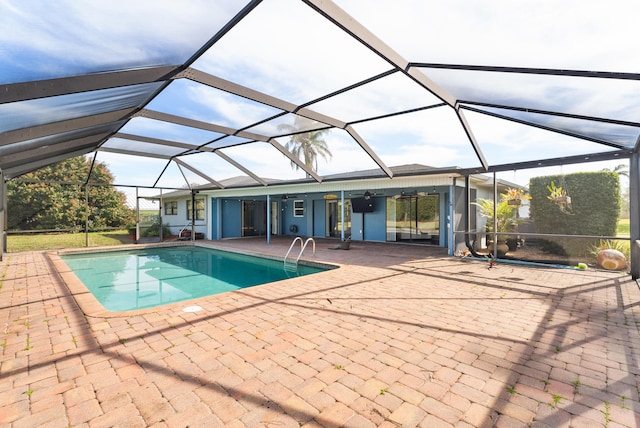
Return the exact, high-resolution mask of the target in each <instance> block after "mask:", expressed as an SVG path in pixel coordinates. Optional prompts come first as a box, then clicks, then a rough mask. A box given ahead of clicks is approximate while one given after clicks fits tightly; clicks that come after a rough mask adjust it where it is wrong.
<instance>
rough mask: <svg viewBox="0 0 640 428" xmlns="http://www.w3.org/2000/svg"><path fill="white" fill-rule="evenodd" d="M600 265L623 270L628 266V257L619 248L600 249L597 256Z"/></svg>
mask: <svg viewBox="0 0 640 428" xmlns="http://www.w3.org/2000/svg"><path fill="white" fill-rule="evenodd" d="M596 261H597V262H598V266H600V267H602V268H603V269H607V270H622V269H625V268H626V267H627V258H626V257H625V255H624V254H622V253H621V252H620V251H618V250H613V249H606V250H600V252H598V255H597V257H596Z"/></svg>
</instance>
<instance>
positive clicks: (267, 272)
mask: <svg viewBox="0 0 640 428" xmlns="http://www.w3.org/2000/svg"><path fill="white" fill-rule="evenodd" d="M61 257H62V259H63V260H64V262H65V263H66V264H67V265H68V266H69V268H71V270H73V272H74V273H75V274H76V276H78V278H79V279H80V280H81V281H82V282H83V283H84V284H85V285H86V287H87V288H88V289H89V291H91V293H92V294H93V295H94V296H95V297H96V298H97V299H98V301H99V302H100V303H101V304H102V306H104V307H105V309H107V310H110V311H127V310H132V309H142V308H149V307H155V306H159V305H164V304H167V303H174V302H180V301H184V300H188V299H193V298H196V297H203V296H210V295H212V294H218V293H224V292H226V291H232V290H237V289H240V288H245V287H252V286H254V285H259V284H266V283H268V282H274V281H280V280H283V279H287V278H291V277H294V276H302V275H309V274H313V273H317V272H321V271H324V270H327V269H326V268H317V267H311V266H304V265H298V267H297V270H294V271H291V270H290V269H287V270H285V269H284V266H283V262H282V261H276V260H271V259H265V258H261V257H254V256H247V255H242V254H236V253H230V252H226V251H220V250H213V249H209V248H202V247H163V248H147V249H141V250H134V251H113V252H104V253H82V254H67V255H63V256H61Z"/></svg>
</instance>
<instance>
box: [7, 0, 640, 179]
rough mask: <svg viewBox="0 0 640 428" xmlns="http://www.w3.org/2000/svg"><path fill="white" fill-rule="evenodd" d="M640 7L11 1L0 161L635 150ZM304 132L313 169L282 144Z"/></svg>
mask: <svg viewBox="0 0 640 428" xmlns="http://www.w3.org/2000/svg"><path fill="white" fill-rule="evenodd" d="M638 7H639V6H638V5H637V4H636V2H631V1H620V2H618V1H614V3H613V4H609V3H607V6H606V7H605V6H604V5H601V4H600V3H599V2H581V3H580V4H579V7H578V8H576V7H575V6H572V5H571V4H570V2H567V4H558V3H557V2H548V3H544V4H540V3H539V2H532V3H531V4H529V5H528V6H527V5H526V4H519V5H518V7H517V8H516V7H515V6H514V5H513V4H512V2H509V1H498V0H492V1H489V2H483V4H482V10H481V11H479V10H477V9H476V8H475V7H471V6H469V5H468V4H466V2H457V1H448V0H447V1H444V0H443V1H436V2H427V3H425V2H421V1H406V2H401V3H398V2H392V1H381V2H377V3H376V7H371V5H370V3H368V2H355V1H351V0H334V1H330V0H322V1H321V0H262V1H259V0H252V1H245V2H239V1H219V2H214V3H213V4H212V3H211V2H206V1H194V2H189V3H183V2H169V1H152V0H141V1H137V2H135V4H131V2H126V3H125V2H124V1H120V0H118V1H112V2H54V3H47V6H46V13H42V9H41V8H40V6H39V5H38V4H37V2H20V1H12V0H9V1H6V2H4V3H3V6H2V9H3V10H2V13H1V14H0V25H1V26H2V28H3V32H2V34H1V35H0V45H2V46H3V48H2V50H1V51H0V116H2V118H3V119H2V121H1V123H0V169H1V170H2V172H3V173H4V177H5V179H11V178H14V177H17V176H20V175H21V174H24V173H26V172H29V171H32V170H34V169H37V168H40V167H42V166H45V165H48V164H52V163H55V162H57V161H60V160H62V159H66V158H69V157H73V156H78V155H86V154H92V155H93V156H95V159H96V160H98V161H103V162H105V163H107V164H108V165H109V167H110V169H111V170H112V171H114V174H115V176H116V183H115V184H126V185H140V186H147V187H151V188H163V187H165V188H179V187H181V186H182V185H183V184H185V183H193V182H205V183H206V185H205V186H207V187H211V188H222V187H224V183H225V179H227V178H228V177H238V176H245V177H250V178H251V180H253V183H258V184H259V185H262V186H270V185H273V184H279V183H282V182H283V181H287V182H293V181H296V180H298V181H300V182H304V181H306V180H312V181H315V182H322V181H325V180H333V179H346V178H353V179H357V178H366V177H374V176H375V177H377V176H383V177H388V178H394V177H396V176H402V175H406V174H424V173H425V172H426V173H433V174H436V173H440V172H442V171H444V170H451V171H458V172H460V173H466V172H486V171H500V170H507V169H513V168H525V167H529V166H536V165H542V164H544V165H550V164H561V163H568V162H582V161H587V160H588V161H592V160H602V159H616V158H619V157H626V156H628V155H629V154H630V153H631V152H632V151H633V150H636V146H637V144H638V141H639V137H640V121H639V120H638V117H640V90H639V89H640V82H639V81H640V74H639V72H640V58H639V57H638V55H636V54H635V52H636V51H637V49H636V47H635V45H634V44H633V43H634V41H635V39H636V38H635V34H634V31H635V30H634V29H635V28H636V25H635V22H634V21H633V19H632V17H636V16H638V12H639V11H638ZM576 10H579V13H578V14H576ZM283 11H286V13H283ZM523 11H526V13H524V12H523ZM307 132H324V133H323V134H322V136H321V138H322V139H324V141H325V142H326V147H327V149H328V151H329V152H330V155H328V154H327V156H326V159H325V158H324V157H322V156H321V154H320V155H319V156H317V157H316V160H317V165H318V166H317V168H312V167H310V166H308V165H307V164H306V163H305V162H304V161H303V160H301V158H299V157H298V156H297V155H296V153H297V152H296V150H295V147H292V146H290V145H288V143H290V142H291V138H292V137H293V136H295V135H297V134H302V133H307ZM412 163H415V165H419V164H424V165H433V169H432V170H420V169H418V168H413V167H412V166H410V165H411V164H412ZM399 164H404V165H406V166H405V167H398V168H392V167H390V165H399ZM292 165H293V167H292ZM267 177H271V178H270V179H269V178H267ZM228 183H229V185H230V186H236V185H237V186H244V185H246V184H245V182H244V181H235V182H233V181H229V182H228Z"/></svg>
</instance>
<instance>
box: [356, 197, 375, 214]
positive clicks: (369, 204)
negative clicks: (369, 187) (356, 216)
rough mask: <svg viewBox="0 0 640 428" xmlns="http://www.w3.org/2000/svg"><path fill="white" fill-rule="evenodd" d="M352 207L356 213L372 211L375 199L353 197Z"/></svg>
mask: <svg viewBox="0 0 640 428" xmlns="http://www.w3.org/2000/svg"><path fill="white" fill-rule="evenodd" d="M351 208H352V209H353V212H354V213H372V212H373V201H372V200H371V199H365V198H351Z"/></svg>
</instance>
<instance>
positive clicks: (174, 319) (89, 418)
mask: <svg viewBox="0 0 640 428" xmlns="http://www.w3.org/2000/svg"><path fill="white" fill-rule="evenodd" d="M289 243H290V241H288V240H287V241H284V240H282V241H280V240H278V239H275V240H273V241H272V242H271V244H270V245H267V244H266V243H265V242H264V240H262V239H255V240H254V239H244V240H223V241H216V242H208V243H207V245H211V246H213V247H217V248H230V249H235V250H240V251H243V252H258V253H264V254H270V255H274V256H279V257H282V256H284V254H285V253H286V250H287V248H288V246H289ZM334 247H335V241H322V240H319V241H318V242H317V251H316V254H315V256H313V255H311V252H310V251H309V250H307V251H306V252H305V254H304V258H307V259H310V260H314V261H323V262H329V263H337V264H340V265H341V267H340V268H339V269H335V270H332V271H328V272H324V273H321V274H317V275H311V276H307V277H300V278H295V279H290V280H286V281H280V282H277V283H272V284H267V285H263V286H257V287H253V288H247V289H243V290H240V291H235V292H229V293H224V294H220V295H216V296H211V297H206V298H201V299H198V300H197V301H195V302H186V303H181V304H173V305H169V306H166V307H161V308H157V309H152V310H146V311H142V312H140V313H137V314H134V315H130V314H128V315H125V316H121V315H119V314H113V315H109V316H95V315H91V314H85V313H83V311H82V310H81V309H80V308H79V306H78V304H77V303H76V300H75V297H74V296H73V295H72V293H71V292H70V290H69V289H68V288H67V286H66V285H65V283H64V282H63V281H62V280H61V277H60V275H59V274H58V273H57V271H56V270H55V269H54V267H53V265H52V263H51V261H50V259H49V257H48V256H47V254H46V253H42V252H30V253H15V254H6V255H5V257H4V260H3V261H2V262H0V277H1V282H0V324H1V325H2V326H3V330H2V334H1V335H0V344H1V345H2V346H1V347H0V378H1V379H2V381H1V382H0V425H2V426H15V427H18V426H19V427H32V426H33V427H61V426H89V427H103V426H104V427H107V426H127V427H136V426H140V427H145V426H154V427H183V426H190V427H194V426H207V427H211V426H225V427H235V426H251V427H258V426H265V427H275V426H279V427H299V426H305V427H316V426H348V427H369V426H371V427H373V426H389V427H393V426H405V427H409V426H428V427H440V426H442V427H446V426H457V427H465V426H474V427H482V426H509V427H517V426H536V427H558V426H581V427H588V426H598V427H602V426H608V427H614V426H615V427H618V426H628V427H633V426H640V416H639V415H640V402H639V397H638V390H639V387H640V369H639V368H638V367H639V366H640V361H639V360H640V336H639V335H638V328H639V326H640V290H639V289H638V286H637V284H636V282H635V281H634V280H632V279H631V278H630V276H629V275H623V274H618V273H610V272H599V271H594V270H587V271H576V270H570V269H551V268H535V269H534V268H530V267H526V266H520V265H510V264H497V265H495V266H491V267H490V266H489V265H488V264H487V262H480V261H473V260H468V259H456V258H451V257H447V256H446V255H445V254H444V249H439V248H425V247H416V246H409V245H394V244H376V243H365V242H362V243H352V245H351V249H350V250H348V251H343V250H334V249H333V248H334ZM193 304H197V305H199V306H201V307H202V308H203V309H202V311H200V312H196V313H189V312H184V311H183V308H184V307H186V306H189V305H193Z"/></svg>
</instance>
